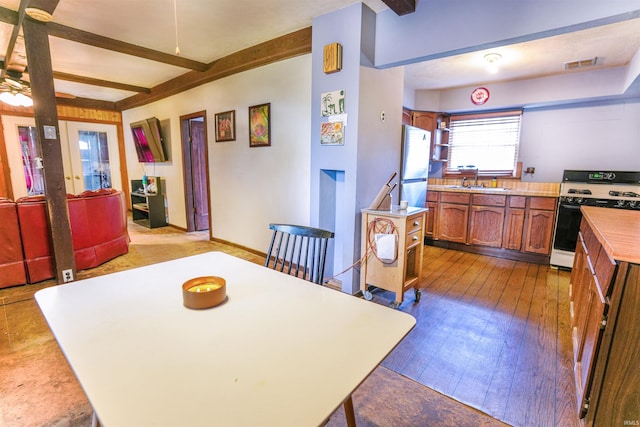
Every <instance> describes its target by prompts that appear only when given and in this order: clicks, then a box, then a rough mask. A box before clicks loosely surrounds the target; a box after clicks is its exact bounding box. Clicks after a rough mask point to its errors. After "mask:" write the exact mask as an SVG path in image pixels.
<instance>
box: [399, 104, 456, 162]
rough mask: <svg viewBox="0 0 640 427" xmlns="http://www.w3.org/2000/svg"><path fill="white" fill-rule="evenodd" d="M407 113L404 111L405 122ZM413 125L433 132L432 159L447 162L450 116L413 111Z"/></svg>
mask: <svg viewBox="0 0 640 427" xmlns="http://www.w3.org/2000/svg"><path fill="white" fill-rule="evenodd" d="M405 111H406V110H404V111H403V120H405V114H406V112H405ZM411 124H412V125H413V126H415V127H419V128H420V129H424V130H428V131H429V132H431V150H430V153H431V156H430V159H431V160H432V161H437V162H446V161H447V158H448V155H449V115H448V114H443V113H436V112H433V111H412V112H411Z"/></svg>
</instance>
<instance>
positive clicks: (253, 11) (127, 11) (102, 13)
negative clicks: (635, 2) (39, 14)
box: [0, 0, 640, 101]
mask: <svg viewBox="0 0 640 427" xmlns="http://www.w3.org/2000/svg"><path fill="white" fill-rule="evenodd" d="M357 2H358V0H323V1H318V0H269V1H256V0H216V1H211V0H175V5H176V8H177V23H178V25H177V28H178V31H177V33H178V34H177V35H178V45H179V47H180V50H181V56H182V57H184V58H188V59H192V60H196V61H200V62H203V63H209V62H212V61H214V60H215V59H218V58H221V57H224V56H226V55H229V54H231V53H233V52H236V51H239V50H241V49H244V48H247V47H250V46H253V45H256V44H258V43H260V42H263V41H266V40H269V39H272V38H275V37H277V36H281V35H284V34H288V33H290V32H293V31H295V30H298V29H301V28H305V27H308V26H310V25H311V23H312V19H313V17H316V16H320V15H323V14H326V13H328V12H331V11H334V10H337V9H341V8H344V7H347V6H350V5H352V4H354V3H357ZM363 3H365V4H367V5H368V6H369V7H370V8H371V9H372V10H374V11H375V12H381V11H383V10H387V9H388V8H387V6H386V5H385V4H384V3H383V2H382V0H365V1H363ZM19 5H20V2H19V0H0V6H2V7H4V8H7V9H11V10H14V11H15V10H18V7H19ZM53 17H54V22H56V23H59V24H62V25H66V26H69V27H72V28H76V29H80V30H84V31H87V32H90V33H94V34H98V35H101V36H105V37H110V38H113V39H116V40H120V41H125V42H128V43H132V44H135V45H138V46H142V47H146V48H150V49H154V50H157V51H161V52H166V53H170V54H173V53H174V51H175V48H176V31H175V26H174V0H135V1H132V0H60V2H59V4H58V6H57V8H56V10H55V12H54V14H53ZM11 31H12V26H11V25H8V24H4V23H0V54H2V53H4V52H6V49H7V45H8V41H9V37H10V35H11ZM50 46H51V55H52V65H53V69H54V71H57V72H63V73H68V74H74V75H80V76H85V77H91V78H96V79H103V80H108V81H113V82H119V83H126V84H130V85H136V86H142V87H149V88H150V87H153V86H156V85H158V84H160V83H162V82H165V81H167V80H169V79H172V78H174V77H177V76H179V75H181V74H184V73H186V72H187V71H189V70H187V69H184V68H180V67H176V66H172V65H166V64H162V63H158V62H154V61H150V60H146V59H141V58H136V57H132V56H129V55H124V54H121V53H116V52H111V51H107V50H104V49H101V48H97V47H93V46H87V45H83V44H80V43H76V42H72V41H69V40H64V39H60V38H55V37H50ZM638 49H640V19H635V20H631V21H625V22H621V23H618V24H611V25H607V26H602V27H599V28H594V29H590V30H584V31H579V32H575V33H571V34H567V35H562V36H555V37H550V38H547V39H542V40H537V41H531V42H526V43H522V44H517V45H510V46H503V47H499V48H495V49H491V52H497V53H500V54H501V55H502V61H501V62H500V71H499V72H498V73H497V74H495V75H490V74H488V73H487V72H486V71H485V69H484V59H483V56H484V54H485V53H487V52H488V51H486V52H475V53H468V54H464V55H459V56H453V57H447V58H442V59H437V60H432V61H428V62H424V63H421V64H414V65H409V66H406V74H405V75H406V85H407V86H408V87H411V88H413V89H446V88H451V87H459V86H467V85H475V84H487V83H490V82H495V81H507V80H516V79H525V78H532V77H537V76H547V75H553V74H558V73H564V72H565V71H564V68H563V63H564V62H566V61H573V60H579V59H585V58H590V57H594V56H597V57H598V64H597V65H596V66H597V67H613V66H620V65H625V64H628V62H629V61H630V59H631V57H632V56H633V55H634V54H635V52H636V51H638ZM574 72H575V71H574ZM55 88H56V91H58V92H66V93H69V94H73V95H75V96H78V97H84V98H92V99H100V100H105V101H118V100H121V99H124V98H127V97H129V96H132V95H135V93H134V92H129V91H124V90H116V89H109V88H104V87H97V86H90V85H86V84H80V83H73V82H68V81H62V80H56V81H55Z"/></svg>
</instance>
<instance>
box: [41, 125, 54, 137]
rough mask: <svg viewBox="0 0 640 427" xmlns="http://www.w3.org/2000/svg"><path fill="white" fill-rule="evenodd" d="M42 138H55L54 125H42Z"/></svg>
mask: <svg viewBox="0 0 640 427" xmlns="http://www.w3.org/2000/svg"><path fill="white" fill-rule="evenodd" d="M43 129H44V139H56V127H55V126H43Z"/></svg>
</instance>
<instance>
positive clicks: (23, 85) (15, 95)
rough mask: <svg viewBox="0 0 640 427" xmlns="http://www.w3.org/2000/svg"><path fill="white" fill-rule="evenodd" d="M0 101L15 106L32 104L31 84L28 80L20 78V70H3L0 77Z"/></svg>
mask: <svg viewBox="0 0 640 427" xmlns="http://www.w3.org/2000/svg"><path fill="white" fill-rule="evenodd" d="M0 101H3V102H5V103H7V104H9V105H13V106H16V107H17V106H22V107H30V106H32V105H33V100H32V99H31V86H30V85H29V82H27V81H25V80H22V72H20V71H16V70H5V72H4V73H3V77H1V78H0Z"/></svg>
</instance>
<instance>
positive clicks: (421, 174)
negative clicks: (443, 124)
mask: <svg viewBox="0 0 640 427" xmlns="http://www.w3.org/2000/svg"><path fill="white" fill-rule="evenodd" d="M430 151H431V132H429V131H427V130H424V129H420V128H417V127H415V126H409V125H402V160H401V165H400V200H406V201H407V202H409V206H415V207H420V208H423V207H425V204H426V202H427V175H428V174H429V153H430Z"/></svg>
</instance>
